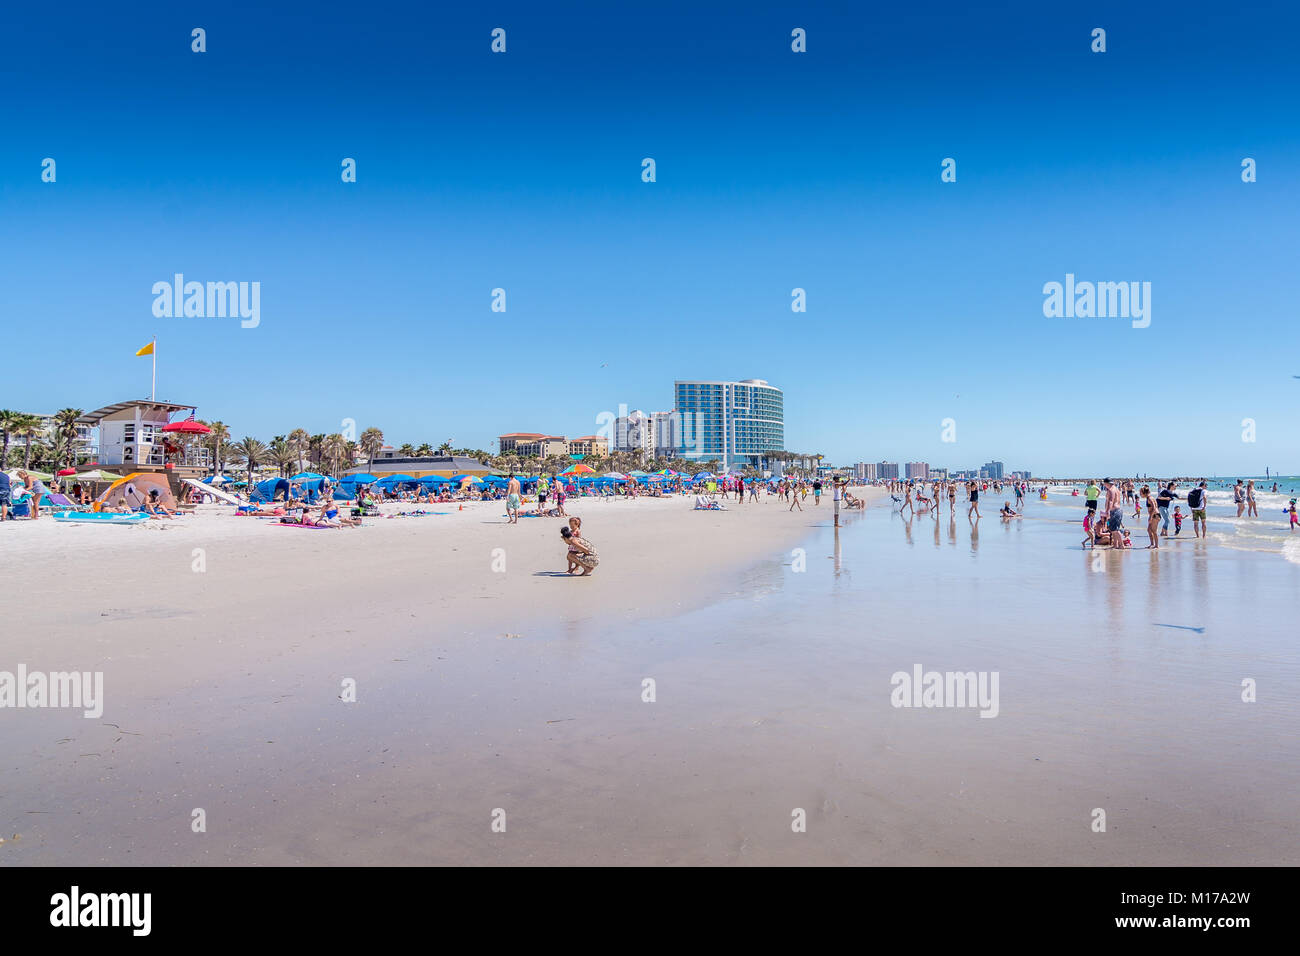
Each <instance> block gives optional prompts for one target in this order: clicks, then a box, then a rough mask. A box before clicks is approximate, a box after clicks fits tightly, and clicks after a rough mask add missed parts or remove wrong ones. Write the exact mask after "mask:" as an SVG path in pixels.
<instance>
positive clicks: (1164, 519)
mask: <svg viewBox="0 0 1300 956" xmlns="http://www.w3.org/2000/svg"><path fill="white" fill-rule="evenodd" d="M1176 487H1178V485H1177V484H1176V483H1175V482H1172V481H1171V482H1169V484H1167V485H1165V487H1163V488H1161V489H1160V494H1159V495H1157V496H1156V505H1157V506H1158V507H1159V508H1160V519H1161V521H1160V537H1162V538H1167V537H1169V506H1170V505H1172V504H1173V503H1174V499H1175V498H1182V495H1180V494H1177V493H1175V492H1174V489H1175V488H1176Z"/></svg>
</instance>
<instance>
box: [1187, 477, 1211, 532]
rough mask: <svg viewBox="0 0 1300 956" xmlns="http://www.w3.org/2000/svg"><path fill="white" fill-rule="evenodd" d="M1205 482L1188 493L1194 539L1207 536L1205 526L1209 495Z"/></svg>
mask: <svg viewBox="0 0 1300 956" xmlns="http://www.w3.org/2000/svg"><path fill="white" fill-rule="evenodd" d="M1208 494H1209V492H1207V491H1206V490H1205V482H1201V483H1200V484H1199V485H1197V486H1196V487H1195V488H1193V489H1192V490H1191V491H1189V492H1188V493H1187V507H1189V508H1191V509H1192V537H1194V538H1204V537H1206V536H1207V533H1208V532H1207V529H1206V525H1205V506H1206V504H1207V495H1208Z"/></svg>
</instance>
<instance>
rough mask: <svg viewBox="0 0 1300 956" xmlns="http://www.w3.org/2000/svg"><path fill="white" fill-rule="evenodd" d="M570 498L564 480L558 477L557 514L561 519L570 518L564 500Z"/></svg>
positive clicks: (556, 484) (556, 486)
mask: <svg viewBox="0 0 1300 956" xmlns="http://www.w3.org/2000/svg"><path fill="white" fill-rule="evenodd" d="M568 496H569V495H568V489H566V488H565V487H564V480H563V479H561V478H559V477H557V478H556V479H555V513H556V514H557V515H559V516H560V517H561V518H567V517H568V516H569V515H568V513H567V512H566V511H565V510H564V500H565V499H566V498H567V497H568Z"/></svg>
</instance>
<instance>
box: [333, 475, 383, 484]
mask: <svg viewBox="0 0 1300 956" xmlns="http://www.w3.org/2000/svg"><path fill="white" fill-rule="evenodd" d="M378 480H379V479H378V478H376V477H375V476H374V475H372V474H370V473H368V472H367V473H365V474H360V475H344V476H343V477H342V478H340V479H339V484H341V485H369V484H373V483H374V482H376V481H378Z"/></svg>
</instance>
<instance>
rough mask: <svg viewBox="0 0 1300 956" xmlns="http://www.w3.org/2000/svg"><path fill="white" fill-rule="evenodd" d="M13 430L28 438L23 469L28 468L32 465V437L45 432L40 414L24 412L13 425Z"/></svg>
mask: <svg viewBox="0 0 1300 956" xmlns="http://www.w3.org/2000/svg"><path fill="white" fill-rule="evenodd" d="M12 431H13V433H14V434H15V435H17V436H18V437H19V438H25V439H26V442H25V443H24V444H25V447H24V449H23V469H24V470H26V469H28V468H30V467H31V466H32V439H33V438H36V437H37V436H39V435H42V434H44V432H45V428H44V426H43V425H42V424H41V418H40V416H39V415H27V414H22V415H19V416H18V421H17V422H16V423H15V424H14V425H13V426H12Z"/></svg>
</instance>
